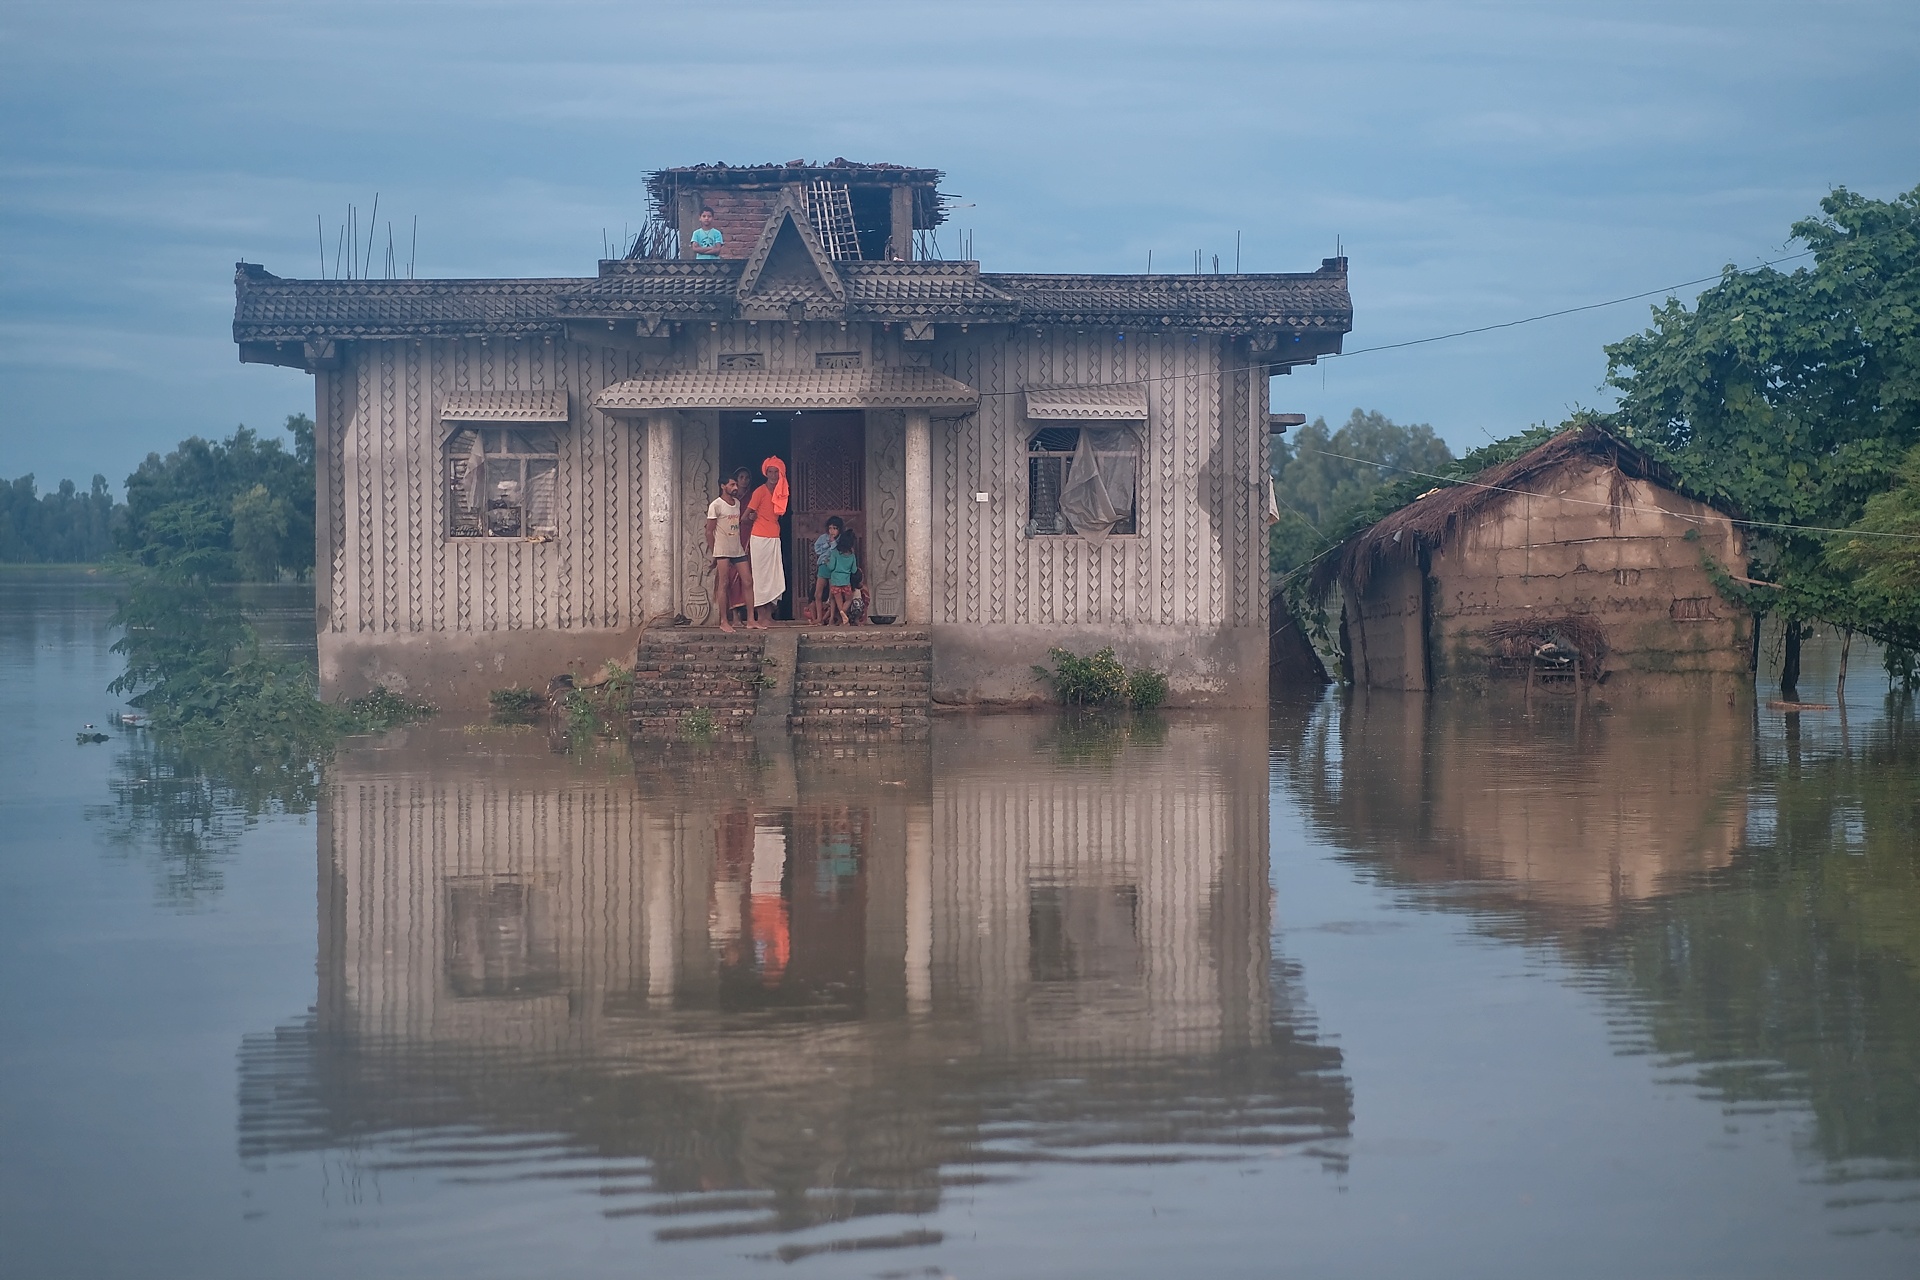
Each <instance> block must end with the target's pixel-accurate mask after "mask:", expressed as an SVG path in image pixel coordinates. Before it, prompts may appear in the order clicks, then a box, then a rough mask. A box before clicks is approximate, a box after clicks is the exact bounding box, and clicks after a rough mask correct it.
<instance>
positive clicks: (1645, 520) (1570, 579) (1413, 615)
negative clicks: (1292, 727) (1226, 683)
mask: <svg viewBox="0 0 1920 1280" xmlns="http://www.w3.org/2000/svg"><path fill="white" fill-rule="evenodd" d="M1745 564H1746V546H1745V541H1744V538H1743V536H1742V534H1741V531H1740V527H1739V526H1738V525H1736V524H1735V523H1734V522H1733V519H1732V518H1731V517H1730V516H1729V515H1728V513H1727V512H1725V511H1722V510H1720V509H1718V508H1716V507H1714V506H1713V505H1711V504H1710V503H1707V502H1704V501H1701V500H1699V499H1697V498H1694V497H1691V496H1688V495H1687V494H1685V493H1682V492H1681V491H1680V489H1679V486H1678V482H1677V481H1676V479H1675V478H1674V476H1673V475H1672V474H1671V473H1670V472H1669V471H1668V470H1667V469H1666V468H1665V467H1663V466H1661V465H1660V464H1659V463H1658V462H1656V461H1655V460H1654V459H1652V458H1649V457H1648V456H1647V455H1646V454H1644V453H1642V452H1641V451H1639V450H1638V449H1636V448H1634V447H1633V446H1632V445H1631V444H1629V443H1627V442H1626V441H1624V440H1621V439H1619V438H1617V437H1615V436H1613V435H1611V434H1610V433H1608V432H1607V431H1605V430H1604V429H1602V428H1600V427H1598V426H1595V425H1592V424H1583V425H1581V426H1578V427H1574V428H1572V429H1570V430H1567V431H1564V432H1562V433H1560V434H1559V435H1557V436H1554V437H1553V438H1552V439H1551V440H1548V441H1547V442H1546V443H1544V444H1542V445H1540V446H1539V447H1537V448H1535V449H1533V450H1531V451H1529V452H1527V453H1525V454H1522V455H1521V456H1520V457H1518V458H1515V459H1513V460H1511V461H1509V462H1506V463H1503V464H1501V465H1500V466H1497V467H1493V468H1490V469H1488V470H1487V471H1484V472H1482V473H1481V474H1479V475H1478V476H1476V477H1474V478H1473V480H1472V481H1471V482H1470V483H1464V484H1459V485H1455V486H1452V487H1449V488H1443V489H1436V490H1434V491H1432V492H1429V493H1427V494H1425V495H1423V496H1422V497H1420V498H1419V499H1417V500H1415V501H1414V502H1412V503H1409V504H1408V505H1407V506H1405V507H1402V508H1401V509H1400V510H1398V511H1396V512H1394V513H1393V514H1392V515H1390V516H1388V517H1387V518H1386V519H1384V520H1382V521H1380V522H1379V523H1378V524H1375V525H1373V526H1372V527H1370V528H1368V529H1366V530H1364V531H1362V532H1361V533H1359V534H1356V535H1355V536H1354V537H1353V538H1351V539H1350V540H1349V541H1348V542H1347V543H1346V544H1345V546H1343V547H1342V548H1341V550H1340V552H1339V554H1338V555H1336V556H1332V557H1329V560H1328V562H1327V568H1326V569H1325V570H1324V571H1323V574H1322V579H1321V581H1320V583H1319V584H1318V585H1320V586H1321V587H1322V589H1326V588H1330V587H1331V586H1332V585H1333V584H1334V583H1335V582H1337V583H1338V584H1339V587H1340V591H1341V597H1342V606H1341V609H1342V612H1341V627H1342V630H1343V633H1344V636H1345V650H1346V655H1347V659H1348V662H1349V664H1350V666H1351V676H1352V679H1353V681H1354V683H1356V684H1359V685H1362V686H1364V687H1368V688H1376V689H1404V690H1425V689H1432V688H1439V687H1446V686H1455V687H1485V686H1486V685H1487V684H1488V683H1489V682H1493V681H1498V680H1503V679H1514V680H1526V679H1528V678H1530V677H1537V678H1543V679H1544V678H1549V677H1550V678H1553V679H1565V678H1568V677H1573V678H1575V679H1577V680H1579V681H1582V682H1594V681H1603V682H1610V681H1615V680H1621V681H1622V683H1625V684H1634V683H1641V684H1644V683H1646V682H1648V681H1649V680H1653V681H1665V682H1667V683H1672V682H1674V681H1676V680H1677V681H1678V682H1680V683H1707V684H1712V683H1714V682H1717V681H1720V680H1736V679H1737V680H1741V681H1744V680H1745V679H1746V678H1747V677H1748V675H1749V667H1748V660H1749V652H1750V636H1751V632H1750V628H1751V626H1752V618H1751V616H1750V615H1749V614H1748V613H1747V612H1746V611H1745V610H1743V609H1741V608H1739V607H1737V606H1735V605H1733V604H1730V603H1729V602H1728V601H1727V600H1726V599H1724V598H1723V597H1722V596H1721V595H1720V593H1719V591H1718V590H1717V589H1716V587H1715V586H1714V573H1715V571H1716V567H1717V568H1718V569H1720V570H1725V571H1730V572H1732V573H1734V574H1741V573H1743V572H1744V568H1745ZM1576 665H1577V675H1576Z"/></svg>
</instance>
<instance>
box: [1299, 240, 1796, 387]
mask: <svg viewBox="0 0 1920 1280" xmlns="http://www.w3.org/2000/svg"><path fill="white" fill-rule="evenodd" d="M1813 252H1814V251H1813V250H1812V249H1807V250H1804V251H1802V252H1800V253H1790V254H1788V255H1787V256H1786V257H1784V258H1774V259H1772V260H1771V261H1768V262H1763V263H1761V264H1760V265H1759V266H1757V267H1748V268H1747V269H1746V270H1744V271H1741V272H1739V273H1738V274H1740V275H1747V274H1749V273H1751V272H1754V271H1763V270H1765V269H1766V268H1768V267H1777V266H1779V265H1780V264H1781V263H1783V262H1793V261H1795V260H1796V259H1799V258H1805V257H1809V256H1811V255H1812V254H1813ZM1722 278H1723V276H1722V275H1711V276H1701V277H1700V278H1699V279H1698V280H1687V281H1683V282H1682V283H1680V284H1673V285H1668V286H1667V287H1666V288H1664V289H1648V290H1646V291H1645V292H1644V293H1630V294H1628V295H1627V296H1626V297H1624V298H1609V299H1607V300H1606V301H1605V302H1589V303H1586V304H1585V305H1584V306H1578V307H1562V308H1561V309H1560V310H1558V311H1543V312H1541V313H1540V314H1539V315H1537V316H1527V317H1526V318H1525V319H1522V320H1505V321H1502V322H1501V323H1499V324H1483V325H1481V326H1479V327H1478V328H1475V329H1457V330H1455V331H1454V332H1452V333H1439V334H1435V335H1434V336H1433V337H1431V338H1409V339H1408V340H1407V341H1405V342H1386V343H1382V344H1381V345H1379V346H1377V347H1359V348H1356V349H1355V350H1352V351H1335V352H1333V353H1332V354H1331V355H1326V356H1322V357H1320V358H1321V359H1323V360H1332V359H1336V358H1338V357H1341V356H1363V355H1366V354H1368V353H1369V352H1373V351H1398V350H1399V349H1400V348H1402V347H1418V346H1422V345H1424V344H1426V343H1429V342H1445V341H1447V339H1449V338H1465V337H1469V336H1471V335H1472V334H1476V333H1492V332H1493V331H1494V330H1496V329H1512V328H1514V327H1515V326H1517V325H1523V324H1532V323H1533V322H1534V321H1536V320H1552V319H1555V318H1556V317H1559V316H1570V315H1576V314H1578V313H1580V312H1582V311H1598V310H1599V309H1600V308H1602V307H1617V306H1619V305H1620V304H1621V303H1623V302H1638V301H1639V300H1640V299H1642V298H1655V297H1658V296H1660V295H1661V294H1663V293H1668V294H1670V293H1677V292H1679V291H1680V290H1682V289H1691V288H1692V287H1693V286H1694V285H1697V284H1706V283H1708V282H1709V281H1712V280H1719V279H1722Z"/></svg>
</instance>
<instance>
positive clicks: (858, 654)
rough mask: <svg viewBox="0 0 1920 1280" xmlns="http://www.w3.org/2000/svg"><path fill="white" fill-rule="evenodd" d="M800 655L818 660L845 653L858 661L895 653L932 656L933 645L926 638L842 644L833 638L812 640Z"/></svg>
mask: <svg viewBox="0 0 1920 1280" xmlns="http://www.w3.org/2000/svg"><path fill="white" fill-rule="evenodd" d="M798 652H799V654H800V657H801V658H802V659H803V660H804V659H808V658H811V659H814V660H816V661H818V660H820V659H822V658H827V657H830V656H837V655H840V654H845V655H846V656H847V657H848V658H849V659H852V660H854V661H858V662H868V661H874V660H878V659H881V658H886V657H889V656H891V655H893V654H899V653H904V654H911V655H913V656H915V657H920V658H930V657H932V656H933V646H932V645H930V644H928V643H927V642H926V641H925V640H914V641H903V642H900V643H898V644H877V643H876V644H841V643H838V642H836V641H832V640H811V641H808V642H807V643H805V644H802V645H800V646H799V650H798Z"/></svg>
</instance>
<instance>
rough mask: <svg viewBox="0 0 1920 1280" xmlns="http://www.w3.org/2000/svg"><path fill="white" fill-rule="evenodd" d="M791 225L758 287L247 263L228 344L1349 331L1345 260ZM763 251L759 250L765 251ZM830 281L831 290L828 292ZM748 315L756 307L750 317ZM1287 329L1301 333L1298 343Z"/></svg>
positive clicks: (765, 247)
mask: <svg viewBox="0 0 1920 1280" xmlns="http://www.w3.org/2000/svg"><path fill="white" fill-rule="evenodd" d="M789 223H790V224H791V225H792V226H793V227H794V228H795V229H796V232H797V233H798V234H799V235H800V236H801V239H802V243H803V244H805V245H806V247H807V249H808V252H809V255H810V256H811V257H812V259H813V261H814V262H815V263H816V265H819V266H820V267H821V272H820V283H819V284H818V285H812V284H811V283H810V282H808V283H806V284H804V285H798V286H791V287H776V288H769V289H762V290H758V291H756V290H755V289H754V288H753V286H754V285H756V284H761V283H763V281H761V280H760V278H759V276H757V275H756V276H755V277H753V278H752V279H750V278H749V274H748V273H749V272H750V271H752V270H754V268H755V266H756V258H748V259H747V260H745V261H744V262H741V261H731V260H724V259H723V260H720V261H713V262H700V261H658V260H652V259H641V260H633V261H626V260H621V261H610V262H604V263H602V264H601V268H600V274H599V276H597V277H594V278H589V279H545V280H283V279H281V278H279V277H277V276H274V275H272V274H270V273H269V272H267V271H266V270H265V269H264V268H261V267H257V266H252V265H242V266H241V267H240V268H239V270H238V271H237V273H236V277H235V304H234V323H233V334H234V340H235V341H236V342H240V343H242V344H248V343H251V344H271V343H288V342H295V343H297V342H302V341H307V342H313V341H321V340H353V339H379V338H411V337H428V336H445V337H475V336H489V335H501V336H507V337H522V336H529V335H542V334H544V335H553V336H559V335H561V334H563V333H565V332H566V330H567V322H569V321H572V322H576V323H577V322H580V321H592V322H612V323H614V324H623V327H624V328H625V330H626V332H627V333H628V334H629V336H631V335H632V334H633V333H634V332H635V329H634V326H635V324H636V323H637V324H638V326H639V327H640V330H641V331H643V332H644V333H645V334H647V335H650V336H657V335H658V334H659V333H660V332H661V326H663V325H667V324H669V323H683V322H688V321H695V322H701V323H707V322H714V323H725V322H727V321H731V320H737V319H763V320H764V319H770V318H775V317H776V316H777V317H778V318H792V311H791V308H792V306H793V304H794V303H796V302H798V303H801V304H804V305H803V306H802V311H803V314H802V315H801V317H800V318H802V319H815V320H818V319H828V318H831V319H846V320H859V321H866V322H873V323H898V324H906V325H914V326H926V325H932V324H941V325H949V324H951V325H962V324H1032V325H1068V326H1076V327H1089V328H1091V327H1103V328H1104V327H1111V328H1115V329H1128V330H1146V331H1154V330H1171V331H1189V332H1191V331H1201V332H1215V333H1226V334H1247V335H1263V336H1261V337H1259V339H1258V342H1257V343H1256V345H1258V344H1259V342H1264V343H1266V346H1265V347H1264V348H1263V349H1276V348H1275V347H1274V343H1273V340H1274V339H1275V338H1277V339H1278V340H1279V341H1280V342H1281V343H1283V344H1288V345H1287V346H1286V348H1285V349H1292V348H1293V347H1295V346H1298V347H1300V348H1301V349H1303V350H1304V348H1305V347H1307V346H1311V347H1313V348H1314V350H1317V351H1325V350H1334V349H1337V344H1338V339H1339V336H1340V335H1342V334H1344V333H1346V332H1347V331H1348V330H1350V329H1351V328H1352V327H1353V302H1352V298H1351V296H1350V295H1349V293H1348V291H1347V276H1346V270H1345V264H1344V262H1341V261H1339V260H1336V261H1337V262H1339V265H1338V266H1335V265H1333V264H1329V265H1328V266H1326V267H1322V268H1321V270H1319V271H1314V272H1302V273H1295V274H1287V275H1231V276H1229V275H1222V276H1191V275H1189V276H1164V275H1155V276H1143V275H1113V276H1101V275H1040V274H1034V273H1020V274H992V275H983V274H982V273H981V271H980V268H979V265H978V264H977V263H972V262H843V263H837V264H836V263H833V262H831V261H830V260H827V259H826V258H825V255H824V252H823V251H822V249H821V246H820V244H819V239H818V237H817V236H816V235H814V234H813V229H812V225H811V224H810V223H808V222H807V221H806V218H805V214H804V212H800V211H798V210H793V209H789V210H788V211H787V212H785V213H783V214H782V216H780V217H777V218H774V219H772V220H770V221H769V223H768V226H769V228H771V231H770V232H769V233H768V234H765V235H763V236H762V238H761V242H760V243H759V244H757V245H756V246H755V250H756V255H757V263H758V267H759V268H760V270H761V271H764V268H765V265H766V257H767V255H768V254H770V253H771V250H772V243H773V240H774V238H775V236H777V234H778V232H779V230H780V228H782V227H784V226H786V225H788V224H789ZM763 251H764V252H763ZM836 286H837V290H836ZM756 313H757V314H756ZM1295 340H1297V341H1295Z"/></svg>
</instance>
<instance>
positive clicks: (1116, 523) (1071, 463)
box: [1027, 426, 1140, 538]
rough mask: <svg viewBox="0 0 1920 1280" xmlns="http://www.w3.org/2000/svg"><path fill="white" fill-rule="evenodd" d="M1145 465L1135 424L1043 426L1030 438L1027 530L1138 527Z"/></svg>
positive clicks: (1031, 533) (1097, 534) (1101, 532)
mask: <svg viewBox="0 0 1920 1280" xmlns="http://www.w3.org/2000/svg"><path fill="white" fill-rule="evenodd" d="M1139 471H1140V437H1139V436H1138V435H1137V434H1136V433H1135V432H1134V431H1133V430H1132V429H1131V428H1128V427H1055V426H1050V427H1041V428H1039V429H1038V430H1036V431H1035V432H1034V433H1033V434H1032V435H1031V436H1030V437H1028V439H1027V536H1028V537H1051V536H1058V535H1065V534H1078V535H1080V536H1081V537H1086V538H1104V537H1106V536H1107V535H1109V534H1115V533H1134V532H1136V512H1135V507H1136V499H1137V493H1138V479H1139Z"/></svg>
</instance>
